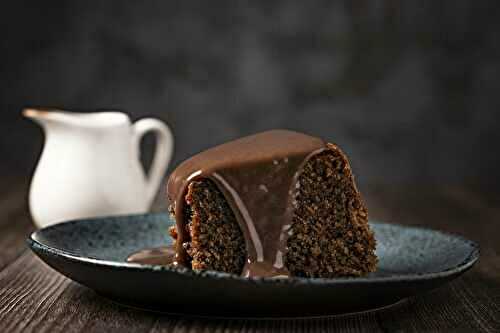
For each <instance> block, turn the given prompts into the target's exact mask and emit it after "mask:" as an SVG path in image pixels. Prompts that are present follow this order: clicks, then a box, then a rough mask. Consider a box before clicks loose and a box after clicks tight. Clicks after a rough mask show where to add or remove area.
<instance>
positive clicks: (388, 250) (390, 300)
mask: <svg viewBox="0 0 500 333" xmlns="http://www.w3.org/2000/svg"><path fill="white" fill-rule="evenodd" d="M172 224H173V221H172V220H171V219H170V218H169V217H168V216H167V215H166V214H147V215H134V216H121V217H108V218H97V219H88V220H78V221H71V222H66V223H62V224H57V225H54V226H51V227H47V228H45V229H42V230H39V231H36V232H35V233H33V234H32V235H31V237H30V238H29V239H28V242H29V245H30V247H31V249H32V250H33V251H34V252H35V253H36V254H37V255H38V256H39V257H40V258H41V259H42V260H43V261H45V262H46V263H47V264H48V265H50V266H51V267H52V268H54V269H55V270H57V271H58V272H60V273H62V274H64V275H66V276H67V277H69V278H70V279H72V280H74V281H77V282H79V283H81V284H83V285H85V286H87V287H89V288H91V289H93V290H95V291H96V292H97V293H99V294H101V295H104V296H106V297H109V298H111V299H113V300H115V301H117V302H119V303H123V304H126V305H130V306H135V307H140V308H144V309H147V310H153V311H161V312H167V313H182V314H190V315H201V316H223V317H295V316H300V317H304V316H323V315H334V314H341V313H348V312H359V311H366V310H370V309H374V308H380V307H384V306H388V305H390V304H394V303H396V302H398V301H400V300H403V299H405V298H407V297H410V296H413V295H416V294H419V293H423V292H426V291H429V290H431V289H434V288H436V287H439V286H441V285H443V284H444V283H446V282H448V281H450V280H452V279H454V278H456V277H457V276H459V275H460V274H462V273H464V272H465V271H466V270H468V269H469V268H471V267H472V265H473V264H474V263H475V262H476V260H477V259H478V257H479V248H478V246H477V245H476V244H475V243H473V242H471V241H469V240H466V239H464V238H461V237H458V236H453V235H449V234H444V233H442V232H438V231H432V230H426V229H420V228H410V227H404V226H399V225H394V224H385V223H378V222H373V223H371V226H372V228H373V230H374V231H375V237H376V239H377V244H378V245H377V255H378V257H379V261H380V262H379V266H378V270H377V272H376V273H373V274H371V275H369V276H367V277H364V278H342V279H305V278H290V279H269V278H259V279H245V278H241V277H239V276H234V275H230V274H224V273H219V272H213V271H205V272H194V271H191V270H187V269H174V268H167V267H162V266H149V265H139V264H131V263H127V262H126V261H125V259H126V258H127V256H128V255H129V254H131V253H133V252H135V251H137V250H140V249H143V248H147V247H156V246H161V245H165V244H168V243H170V242H171V240H170V238H169V236H168V234H167V229H168V227H169V226H170V225H172Z"/></svg>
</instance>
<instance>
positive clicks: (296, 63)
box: [0, 0, 500, 188]
mask: <svg viewBox="0 0 500 333" xmlns="http://www.w3.org/2000/svg"><path fill="white" fill-rule="evenodd" d="M497 3H498V2H497V1H473V0H461V1H405V2H399V1H389V0H386V1H382V0H378V1H347V0H346V1H322V2H316V1H299V0H295V1H261V2H255V1H252V2H239V1H227V2H204V3H202V4H200V3H199V4H197V5H195V4H194V2H191V1H183V2H179V1H141V2H139V1H127V2H124V1H101V2H84V1H80V2H78V1H73V2H69V1H68V2H60V3H57V2H33V3H29V4H27V3H23V2H15V3H14V2H11V4H10V5H7V6H6V5H2V6H3V8H2V10H1V13H0V18H1V20H0V21H1V23H0V24H1V25H2V29H1V36H0V43H1V45H2V55H1V58H2V61H1V62H0V68H1V73H2V75H1V92H0V107H1V110H2V111H1V112H2V120H1V124H0V130H1V133H2V134H1V143H0V149H1V151H0V152H1V153H2V159H3V162H2V166H1V167H0V168H1V169H2V170H6V171H5V172H21V173H24V174H28V173H29V172H30V170H31V169H32V167H33V165H34V163H35V161H36V156H37V154H38V152H39V150H40V148H41V141H42V135H41V132H40V131H39V130H37V129H36V128H35V125H33V124H30V123H29V122H27V121H23V120H22V119H21V118H20V109H21V108H22V107H23V106H26V105H43V106H55V107H60V108H66V109H80V110H95V109H120V110H126V111H127V112H129V113H130V114H131V116H132V117H133V118H138V117H143V116H156V117H159V118H161V119H164V120H165V121H166V122H168V123H169V124H170V125H171V127H172V128H173V130H174V132H175V135H176V138H177V145H176V156H175V162H174V164H177V163H178V162H179V161H180V160H182V159H184V158H186V157H187V156H189V155H191V154H193V153H194V152H197V151H200V150H202V149H204V148H207V147H210V146H212V145H214V144H217V143H221V142H223V141H225V140H228V139H231V138H235V137H238V136H241V135H245V134H249V133H253V132H257V131H261V130H264V129H269V128H277V127H280V128H291V129H296V130H301V131H306V132H309V133H313V134H317V135H320V136H323V137H325V138H327V139H329V140H332V141H335V142H337V143H338V144H340V145H341V146H342V147H343V148H344V149H345V150H346V151H347V152H348V153H349V155H350V157H351V160H352V163H353V165H354V168H355V171H356V173H357V175H358V179H359V180H360V181H361V182H362V183H391V182H404V183H410V182H433V183H435V182H440V183H471V184H482V185H483V186H489V187H491V188H495V187H496V186H497V185H498V184H500V177H499V173H500V172H499V171H498V167H499V166H500V163H499V161H500V153H499V152H498V148H497V147H496V146H497V144H498V142H500V140H499V139H500V134H499V131H498V125H497V122H498V121H499V120H500V116H499V112H498V111H499V107H500V57H499V55H500V42H499V37H498V36H499V33H500V11H499V6H498V5H497Z"/></svg>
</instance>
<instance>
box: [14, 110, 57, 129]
mask: <svg viewBox="0 0 500 333" xmlns="http://www.w3.org/2000/svg"><path fill="white" fill-rule="evenodd" d="M63 113H64V112H63V111H59V110H55V109H42V108H36V109H35V108H25V109H24V110H23V112H22V114H23V116H24V117H26V118H28V119H31V120H33V121H34V122H36V123H38V124H40V125H42V126H43V125H47V124H48V123H49V122H60V121H62V120H63V119H64V115H62V114H63Z"/></svg>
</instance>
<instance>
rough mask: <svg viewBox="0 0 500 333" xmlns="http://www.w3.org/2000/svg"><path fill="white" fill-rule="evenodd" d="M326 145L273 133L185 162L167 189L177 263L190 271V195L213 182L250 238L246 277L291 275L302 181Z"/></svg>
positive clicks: (297, 135)
mask: <svg viewBox="0 0 500 333" xmlns="http://www.w3.org/2000/svg"><path fill="white" fill-rule="evenodd" d="M324 149H326V143H325V142H324V141H323V140H321V139H319V138H316V137H312V136H308V135H305V134H302V133H297V132H292V131H287V130H273V131H268V132H263V133H259V134H256V135H253V136H248V137H244V138H241V139H239V140H235V141H232V142H228V143H226V144H223V145H220V146H217V147H214V148H211V149H209V150H206V151H204V152H202V153H200V154H198V155H195V156H193V157H192V158H190V159H188V160H186V161H184V162H183V163H182V164H181V165H179V167H177V169H176V170H175V171H174V172H173V173H172V175H171V176H170V178H169V181H168V185H167V192H168V198H169V201H170V204H171V206H172V207H173V208H174V213H175V219H176V224H177V231H178V238H177V247H176V249H175V252H176V255H175V259H176V261H177V262H178V264H179V265H186V266H187V265H188V262H187V253H186V252H185V249H184V248H183V246H182V244H183V242H184V241H185V240H186V239H188V235H187V231H186V228H185V227H184V223H185V221H184V214H183V212H184V204H185V202H184V201H185V200H184V197H185V194H186V191H187V187H188V185H189V183H190V182H191V181H193V180H196V179H202V178H208V179H211V180H212V181H213V182H214V183H215V184H216V185H217V187H218V188H219V189H220V190H221V192H222V193H223V194H224V197H225V198H226V200H227V201H228V203H229V206H230V207H231V209H232V211H233V212H234V214H235V216H236V220H237V221H238V224H239V226H240V228H241V230H242V232H243V236H244V238H245V243H246V250H247V260H246V264H245V266H244V268H243V272H242V276H245V277H253V276H268V277H274V276H283V275H285V276H286V275H288V271H287V270H286V267H285V266H284V254H285V252H286V240H287V237H288V233H289V232H290V226H291V222H292V211H293V199H294V196H295V193H296V190H297V186H299V184H297V177H298V174H299V171H300V170H301V167H302V166H303V165H304V164H305V162H307V160H308V159H309V158H310V157H311V156H313V155H315V154H317V153H319V152H321V151H323V150H324Z"/></svg>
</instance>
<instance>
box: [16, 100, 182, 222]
mask: <svg viewBox="0 0 500 333" xmlns="http://www.w3.org/2000/svg"><path fill="white" fill-rule="evenodd" d="M23 114H24V116H25V117H27V118H30V119H32V120H34V121H35V122H37V123H39V124H40V125H41V126H42V127H43V129H44V132H45V146H44V149H43V152H42V155H41V157H40V161H39V163H38V166H37V168H36V171H35V174H34V176H33V180H32V183H31V188H30V194H29V207H30V210H31V215H32V217H33V220H34V221H35V224H36V225H37V226H38V227H45V226H47V225H50V224H54V223H57V222H61V221H67V220H71V219H77V218H84V217H94V216H106V215H115V214H130V213H142V212H146V211H147V210H148V209H149V208H150V206H151V204H152V202H153V200H154V198H155V195H156V193H157V191H158V188H159V185H160V182H161V180H162V178H163V175H164V173H165V171H166V168H167V166H168V163H169V161H170V158H171V156H172V150H173V136H172V133H171V132H170V130H169V128H168V127H167V126H166V125H165V124H164V123H163V122H161V121H159V120H157V119H151V118H148V119H141V120H139V121H137V122H135V123H134V124H132V123H131V121H130V119H129V117H128V116H127V115H126V114H124V113H121V112H96V113H75V112H65V111H46V110H37V109H25V110H24V111H23ZM150 131H151V132H154V133H155V134H156V138H157V144H156V152H155V157H154V159H153V163H152V166H151V170H150V171H149V174H148V175H146V174H145V173H144V170H143V168H142V165H141V163H140V160H139V157H140V141H141V138H142V137H143V136H144V134H145V133H147V132H150Z"/></svg>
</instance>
